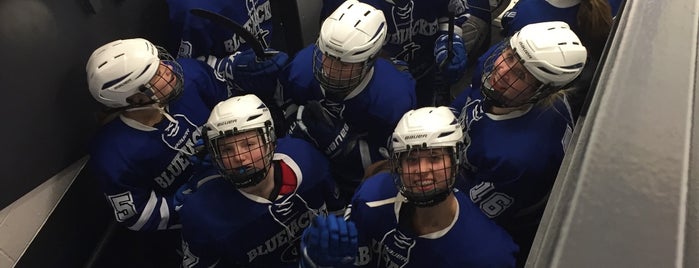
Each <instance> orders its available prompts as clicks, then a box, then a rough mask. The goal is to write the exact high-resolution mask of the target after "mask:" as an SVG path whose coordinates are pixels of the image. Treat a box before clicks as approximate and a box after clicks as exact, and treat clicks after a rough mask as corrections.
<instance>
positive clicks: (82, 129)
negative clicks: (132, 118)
mask: <svg viewBox="0 0 699 268" xmlns="http://www.w3.org/2000/svg"><path fill="white" fill-rule="evenodd" d="M89 3H93V4H94V6H93V7H94V11H92V10H93V9H91V8H89V5H90V4H89ZM167 23H168V22H167V10H166V9H165V3H164V1H155V0H138V1H136V0H91V1H88V0H71V1H66V0H54V1H49V0H0V51H2V53H0V62H2V63H3V64H2V66H3V67H2V70H1V71H0V99H1V100H2V101H3V104H2V105H0V114H2V115H3V129H4V131H2V132H1V133H0V140H2V141H4V145H3V146H2V147H3V151H4V152H5V153H3V154H0V163H2V164H1V166H0V189H2V190H1V191H2V194H0V209H1V208H4V207H6V206H7V205H9V204H10V203H11V202H13V201H14V200H17V199H18V198H19V197H21V196H22V195H24V194H26V193H27V192H29V191H30V190H31V189H34V188H35V187H37V186H38V185H39V184H41V183H42V182H44V181H45V180H47V179H48V178H51V177H52V176H53V175H54V174H56V173H58V172H59V171H60V170H62V169H64V168H65V167H67V166H69V165H70V164H71V163H73V162H75V161H76V160H78V159H80V158H81V157H83V156H84V155H85V150H86V149H85V148H86V146H85V145H86V142H87V140H88V138H89V137H90V136H91V134H92V133H93V131H94V130H95V128H96V121H95V119H94V115H93V112H95V111H97V110H98V108H97V107H98V105H97V103H96V102H95V101H93V100H92V98H91V97H90V95H89V93H88V92H87V86H86V81H85V62H86V61H87V58H88V57H89V55H90V53H91V52H92V50H94V49H95V48H97V47H98V46H99V45H102V44H104V43H106V42H108V41H111V40H114V39H117V38H129V37H135V36H144V37H148V38H151V39H154V41H156V42H164V38H165V36H166V34H167V33H165V32H163V31H162V30H161V29H169V28H168V27H167Z"/></svg>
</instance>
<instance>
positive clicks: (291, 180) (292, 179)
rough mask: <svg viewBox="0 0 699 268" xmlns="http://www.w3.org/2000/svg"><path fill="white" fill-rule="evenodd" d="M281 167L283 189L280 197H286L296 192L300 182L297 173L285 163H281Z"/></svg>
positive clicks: (280, 190)
mask: <svg viewBox="0 0 699 268" xmlns="http://www.w3.org/2000/svg"><path fill="white" fill-rule="evenodd" d="M279 166H280V167H281V170H282V187H281V189H279V195H285V194H288V193H291V192H293V191H294V190H296V185H297V181H298V180H297V179H296V173H294V171H293V170H291V168H290V167H289V166H288V165H287V164H286V163H284V161H279Z"/></svg>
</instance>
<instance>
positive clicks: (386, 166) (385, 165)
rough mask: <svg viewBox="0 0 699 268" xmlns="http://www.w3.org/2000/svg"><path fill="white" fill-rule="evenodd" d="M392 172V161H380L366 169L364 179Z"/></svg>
mask: <svg viewBox="0 0 699 268" xmlns="http://www.w3.org/2000/svg"><path fill="white" fill-rule="evenodd" d="M387 171H391V161H389V160H386V159H384V160H379V161H376V162H374V163H372V164H371V165H369V166H368V167H366V168H365V169H364V179H363V180H366V179H367V178H369V177H371V176H374V175H376V174H379V173H381V172H387Z"/></svg>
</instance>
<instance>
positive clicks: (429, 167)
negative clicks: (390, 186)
mask: <svg viewBox="0 0 699 268" xmlns="http://www.w3.org/2000/svg"><path fill="white" fill-rule="evenodd" d="M455 156H456V155H455V152H454V148H451V147H450V148H444V147H442V148H419V147H415V148H412V149H409V150H407V151H403V152H397V153H394V155H393V157H392V158H391V164H392V167H393V168H392V170H393V178H394V182H395V184H396V186H397V187H398V190H399V191H400V192H401V194H402V195H403V196H405V197H406V198H407V199H408V201H409V202H410V203H412V204H414V205H415V206H417V207H431V206H434V205H436V204H439V203H441V202H442V201H444V200H445V199H446V198H447V196H448V195H449V193H450V192H451V191H452V188H453V186H454V181H455V178H456V172H457V170H456V169H457V165H456V160H455V159H456V158H455Z"/></svg>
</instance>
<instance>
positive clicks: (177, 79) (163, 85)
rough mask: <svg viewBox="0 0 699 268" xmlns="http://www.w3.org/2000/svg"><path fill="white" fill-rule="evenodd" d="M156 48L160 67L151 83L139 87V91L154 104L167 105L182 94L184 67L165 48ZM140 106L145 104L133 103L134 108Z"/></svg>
mask: <svg viewBox="0 0 699 268" xmlns="http://www.w3.org/2000/svg"><path fill="white" fill-rule="evenodd" d="M156 47H157V49H158V58H160V65H159V66H158V70H157V71H156V72H155V74H154V75H153V77H152V78H151V79H150V81H149V82H148V83H146V84H144V85H142V86H141V87H139V91H140V93H142V94H145V95H146V96H147V97H148V98H150V99H151V100H152V102H155V103H159V104H161V105H165V104H167V103H169V102H170V101H172V100H174V99H176V98H177V97H179V96H180V95H181V94H182V91H183V90H184V83H183V82H184V72H183V70H182V66H181V65H180V64H179V63H178V62H177V61H175V59H174V58H173V57H172V56H171V55H170V54H169V53H167V51H165V49H164V48H162V47H159V46H156ZM152 102H151V103H152ZM145 104H149V103H145ZM140 105H144V103H132V106H140Z"/></svg>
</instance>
